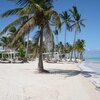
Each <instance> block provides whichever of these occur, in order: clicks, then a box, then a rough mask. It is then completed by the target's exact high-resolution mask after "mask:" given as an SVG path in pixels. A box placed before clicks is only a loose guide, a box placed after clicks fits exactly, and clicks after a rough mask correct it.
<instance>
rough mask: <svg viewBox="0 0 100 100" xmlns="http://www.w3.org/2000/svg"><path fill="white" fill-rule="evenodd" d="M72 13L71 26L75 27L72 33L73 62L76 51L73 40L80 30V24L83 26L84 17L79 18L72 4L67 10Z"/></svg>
mask: <svg viewBox="0 0 100 100" xmlns="http://www.w3.org/2000/svg"><path fill="white" fill-rule="evenodd" d="M69 11H70V12H71V14H72V17H73V21H72V22H73V25H72V28H75V33H74V41H73V51H74V57H75V62H77V61H76V53H75V42H76V34H77V32H78V31H79V32H80V31H81V26H85V25H84V24H83V21H84V19H81V15H80V14H79V13H78V10H77V7H75V6H73V7H72V9H70V10H69Z"/></svg>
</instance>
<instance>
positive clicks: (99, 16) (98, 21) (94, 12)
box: [0, 0, 100, 51]
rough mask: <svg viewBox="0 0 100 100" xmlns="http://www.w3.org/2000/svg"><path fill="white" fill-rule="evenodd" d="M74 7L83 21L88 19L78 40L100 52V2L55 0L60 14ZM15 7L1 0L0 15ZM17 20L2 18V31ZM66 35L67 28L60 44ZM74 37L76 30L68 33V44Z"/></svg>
mask: <svg viewBox="0 0 100 100" xmlns="http://www.w3.org/2000/svg"><path fill="white" fill-rule="evenodd" d="M72 6H77V9H78V12H79V13H80V14H81V17H82V19H86V20H85V21H84V22H83V23H84V24H85V27H82V29H81V32H80V33H77V39H84V40H85V45H86V47H85V48H86V49H87V50H96V51H98V50H99V51H100V0H55V1H54V8H53V9H54V10H56V11H57V12H58V13H62V12H63V11H65V10H67V11H68V10H69V9H71V8H72ZM15 7H17V6H16V5H15V4H13V3H11V2H7V0H0V14H2V13H3V12H5V11H6V10H8V9H11V8H15ZM15 18H16V16H13V17H8V18H4V19H1V18H0V31H1V30H2V29H3V28H4V27H5V26H6V25H8V24H9V23H10V22H12V21H13V20H14V19H15ZM33 33H34V32H32V33H31V34H30V37H32V34H33ZM64 33H65V26H63V27H62V29H61V32H59V36H58V37H59V42H60V41H62V42H63V43H64ZM73 36H74V30H73V31H72V32H68V31H67V37H66V38H67V42H69V43H73V38H74V37H73Z"/></svg>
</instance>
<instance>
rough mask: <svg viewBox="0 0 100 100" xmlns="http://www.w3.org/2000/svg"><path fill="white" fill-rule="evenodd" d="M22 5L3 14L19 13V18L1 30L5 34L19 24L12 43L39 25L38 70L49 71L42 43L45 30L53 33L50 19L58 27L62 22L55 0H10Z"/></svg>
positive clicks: (3, 15) (5, 15)
mask: <svg viewBox="0 0 100 100" xmlns="http://www.w3.org/2000/svg"><path fill="white" fill-rule="evenodd" d="M10 1H13V2H15V3H16V4H18V5H19V6H21V7H20V8H15V9H12V10H9V11H7V12H5V13H4V14H2V17H7V16H9V15H18V16H19V18H18V19H17V20H15V21H13V22H12V23H11V24H9V25H8V26H7V27H5V29H4V30H3V31H2V32H1V34H3V33H4V32H5V31H7V30H8V29H9V28H10V27H12V26H13V25H16V26H19V27H18V29H17V32H16V36H15V38H14V39H13V41H12V44H13V43H14V42H15V41H16V40H17V38H18V37H20V36H22V35H24V34H27V33H30V31H32V30H33V29H34V28H35V27H38V30H39V31H40V48H39V62H38V72H48V71H46V70H44V67H43V61H42V47H43V46H42V44H43V34H44V30H47V33H48V34H52V31H51V28H50V24H49V23H50V20H52V21H53V22H54V24H55V26H56V27H58V26H59V24H60V18H59V15H58V13H57V12H56V11H54V10H52V7H53V5H52V3H53V0H15V1H14V0H10Z"/></svg>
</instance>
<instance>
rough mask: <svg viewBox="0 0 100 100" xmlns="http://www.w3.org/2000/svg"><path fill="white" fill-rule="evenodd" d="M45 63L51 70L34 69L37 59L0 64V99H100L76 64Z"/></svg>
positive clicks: (97, 92)
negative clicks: (41, 71) (43, 72)
mask: <svg viewBox="0 0 100 100" xmlns="http://www.w3.org/2000/svg"><path fill="white" fill-rule="evenodd" d="M44 66H45V69H48V70H50V71H51V74H38V73H35V70H36V67H37V61H34V62H32V63H28V64H0V100H100V92H99V91H97V90H96V89H95V86H94V85H93V84H92V83H91V82H89V81H88V80H87V79H86V78H85V77H83V76H82V74H81V73H80V70H79V68H78V67H77V65H76V64H67V63H63V64H62V63H60V64H57V63H55V64H53V63H45V62H44Z"/></svg>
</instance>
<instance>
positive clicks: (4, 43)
mask: <svg viewBox="0 0 100 100" xmlns="http://www.w3.org/2000/svg"><path fill="white" fill-rule="evenodd" d="M8 43H9V38H8V37H5V36H3V37H1V41H0V46H2V47H3V50H4V49H6V47H7V45H8Z"/></svg>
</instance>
